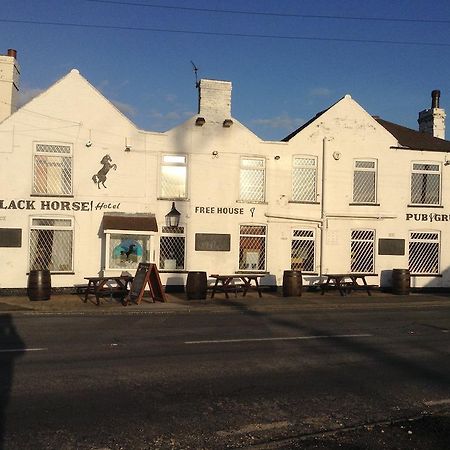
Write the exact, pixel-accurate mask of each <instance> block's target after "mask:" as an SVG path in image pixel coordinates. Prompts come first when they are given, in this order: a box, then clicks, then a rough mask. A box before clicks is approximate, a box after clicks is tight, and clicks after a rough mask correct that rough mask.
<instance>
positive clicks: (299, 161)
mask: <svg viewBox="0 0 450 450" xmlns="http://www.w3.org/2000/svg"><path fill="white" fill-rule="evenodd" d="M308 161H309V163H308ZM311 162H312V164H311ZM317 170H318V164H317V156H311V155H294V156H293V157H292V201H293V202H301V203H315V202H317V175H318V172H317ZM311 171H314V175H313V177H312V182H311V183H312V186H309V187H308V189H302V190H301V191H300V190H299V189H298V188H297V186H299V185H301V184H302V181H304V180H305V178H307V179H309V174H308V172H311ZM305 194H308V195H305Z"/></svg>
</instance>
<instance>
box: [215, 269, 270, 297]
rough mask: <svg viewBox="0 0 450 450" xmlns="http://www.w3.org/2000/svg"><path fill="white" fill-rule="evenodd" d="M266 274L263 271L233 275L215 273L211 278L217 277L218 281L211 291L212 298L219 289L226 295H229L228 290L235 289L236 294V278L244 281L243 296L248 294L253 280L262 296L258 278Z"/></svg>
mask: <svg viewBox="0 0 450 450" xmlns="http://www.w3.org/2000/svg"><path fill="white" fill-rule="evenodd" d="M264 276H265V274H262V273H234V274H231V275H218V274H213V275H211V278H215V279H216V282H215V283H214V286H213V288H212V291H211V298H214V295H215V294H216V292H218V291H223V292H224V293H225V297H226V298H229V297H228V292H229V291H233V290H234V292H235V294H236V292H237V291H236V285H235V284H234V283H233V282H234V280H239V281H242V283H243V287H242V291H243V296H244V297H245V295H246V294H247V292H248V290H249V289H250V288H251V287H252V285H251V284H252V282H254V287H255V288H256V290H257V291H258V295H259V296H260V297H262V292H261V286H260V285H259V282H258V278H261V277H264Z"/></svg>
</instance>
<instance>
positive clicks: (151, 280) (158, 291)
mask: <svg viewBox="0 0 450 450" xmlns="http://www.w3.org/2000/svg"><path fill="white" fill-rule="evenodd" d="M147 286H148V289H149V291H150V296H151V298H152V299H153V301H159V302H165V301H166V297H165V295H164V290H163V287H162V284H161V279H160V277H159V272H158V269H157V267H156V264H152V263H139V265H138V268H137V270H136V274H135V276H134V279H133V282H132V283H131V287H130V292H129V293H128V296H127V298H126V303H129V302H130V301H133V302H135V303H140V301H141V300H142V297H143V296H144V292H145V288H146V287H147Z"/></svg>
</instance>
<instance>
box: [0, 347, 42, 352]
mask: <svg viewBox="0 0 450 450" xmlns="http://www.w3.org/2000/svg"><path fill="white" fill-rule="evenodd" d="M44 350H48V348H5V349H0V353H23V352H42V351H44Z"/></svg>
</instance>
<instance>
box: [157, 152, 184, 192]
mask: <svg viewBox="0 0 450 450" xmlns="http://www.w3.org/2000/svg"><path fill="white" fill-rule="evenodd" d="M161 197H162V198H169V199H184V198H187V157H186V155H163V156H162V160H161Z"/></svg>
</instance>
